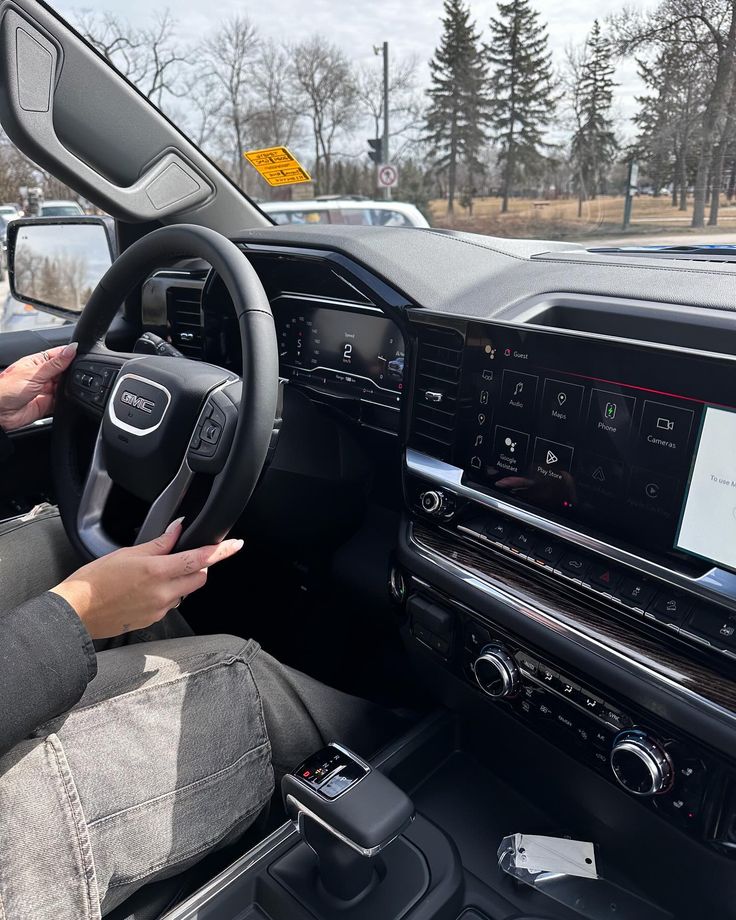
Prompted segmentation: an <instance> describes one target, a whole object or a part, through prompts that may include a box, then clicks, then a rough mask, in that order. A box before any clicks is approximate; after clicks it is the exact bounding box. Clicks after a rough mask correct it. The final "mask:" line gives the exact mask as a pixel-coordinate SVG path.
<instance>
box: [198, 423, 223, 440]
mask: <svg viewBox="0 0 736 920" xmlns="http://www.w3.org/2000/svg"><path fill="white" fill-rule="evenodd" d="M221 434H222V428H221V427H220V426H219V425H218V424H217V423H216V422H210V421H207V422H205V423H204V425H202V440H203V441H206V442H207V443H208V444H217V442H218V441H219V440H220V435H221Z"/></svg>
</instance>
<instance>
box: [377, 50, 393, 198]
mask: <svg viewBox="0 0 736 920" xmlns="http://www.w3.org/2000/svg"><path fill="white" fill-rule="evenodd" d="M373 52H374V54H381V53H382V54H383V150H382V153H383V162H384V163H390V162H391V157H390V155H389V148H388V130H389V129H388V42H384V43H383V45H382V46H380V45H374V46H373ZM383 197H384V198H385V199H386V200H387V201H388V200H390V198H391V189H390V188H384V190H383Z"/></svg>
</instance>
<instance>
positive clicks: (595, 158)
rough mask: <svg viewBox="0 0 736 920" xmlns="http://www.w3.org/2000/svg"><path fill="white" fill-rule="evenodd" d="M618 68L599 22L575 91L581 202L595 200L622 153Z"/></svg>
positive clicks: (574, 141)
mask: <svg viewBox="0 0 736 920" xmlns="http://www.w3.org/2000/svg"><path fill="white" fill-rule="evenodd" d="M614 70H615V68H614V66H613V61H612V51H611V45H610V43H609V41H608V39H607V38H606V37H605V36H604V35H603V34H602V33H601V27H600V24H599V22H598V20H597V19H596V20H595V22H594V23H593V28H592V30H591V32H590V35H589V36H588V40H587V41H586V43H585V49H584V51H583V57H582V60H581V62H580V73H579V81H578V83H577V86H576V87H575V91H574V101H573V109H574V113H575V124H576V126H575V132H574V134H573V136H572V142H571V152H572V159H573V163H574V165H575V169H576V172H577V177H578V200H579V202H580V204H581V205H582V202H583V199H584V198H587V197H590V198H595V196H596V195H597V194H598V192H599V191H601V190H602V188H601V186H602V184H603V182H604V181H605V178H606V173H607V171H608V169H609V168H610V166H611V164H612V163H613V160H614V158H615V156H616V151H617V150H618V142H617V141H616V135H615V133H614V130H613V120H612V119H611V106H612V104H613V88H614V86H615V85H616V84H615V83H614V81H613V74H614Z"/></svg>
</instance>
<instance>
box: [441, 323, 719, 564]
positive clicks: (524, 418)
mask: <svg viewBox="0 0 736 920" xmlns="http://www.w3.org/2000/svg"><path fill="white" fill-rule="evenodd" d="M729 398H730V399H731V400H732V402H733V405H730V404H728V401H729ZM734 406H736V362H729V361H728V360H727V359H718V358H710V357H705V356H703V357H701V356H692V355H688V354H686V353H683V352H681V351H680V352H678V351H676V350H671V351H668V350H666V349H657V348H648V347H647V346H639V345H634V344H623V343H621V344H619V343H611V342H604V341H598V340H595V339H590V338H583V337H580V336H575V335H565V334H561V333H553V332H541V331H531V330H520V329H519V328H518V327H510V326H505V325H503V324H481V323H471V324H470V325H469V329H468V340H467V348H466V351H465V359H464V365H463V382H462V420H461V436H460V442H461V448H460V450H461V456H460V457H459V458H458V459H459V463H460V464H461V465H462V466H463V467H464V469H465V474H466V476H465V478H466V479H467V481H469V482H470V483H475V484H478V485H481V486H483V487H485V488H487V489H490V490H492V491H493V492H496V493H502V494H504V495H505V496H507V497H509V498H511V499H514V500H515V501H517V502H521V503H523V504H527V505H531V506H533V507H534V508H536V509H543V510H544V511H545V512H552V515H550V514H547V515H546V516H548V517H549V516H553V517H559V518H560V519H562V520H564V521H565V522H566V523H571V524H572V525H573V526H574V524H575V523H579V524H582V525H585V526H586V529H589V530H592V531H594V532H595V533H597V534H598V535H599V536H603V537H604V538H609V539H618V541H619V542H620V541H621V540H623V541H625V542H626V543H627V544H629V545H630V546H632V547H634V548H641V549H643V550H645V554H646V555H652V554H655V555H659V556H672V555H675V556H677V557H680V558H684V557H685V556H690V557H693V556H699V557H701V558H705V559H707V560H708V561H712V562H715V563H718V564H719V565H723V566H726V567H729V568H734V569H736V414H734V412H733V411H732V410H733V408H734ZM701 429H702V430H701ZM698 444H699V445H700V446H699V448H698V450H697V451H696V445H698Z"/></svg>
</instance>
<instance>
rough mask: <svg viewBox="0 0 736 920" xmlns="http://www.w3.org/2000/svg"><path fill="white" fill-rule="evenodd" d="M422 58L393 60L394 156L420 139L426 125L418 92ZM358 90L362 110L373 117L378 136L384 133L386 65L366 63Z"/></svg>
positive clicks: (391, 119) (390, 77)
mask: <svg viewBox="0 0 736 920" xmlns="http://www.w3.org/2000/svg"><path fill="white" fill-rule="evenodd" d="M417 69H418V61H417V58H416V57H415V56H414V55H411V56H409V57H406V58H403V59H400V60H397V61H391V62H390V64H389V74H388V98H389V125H390V126H391V134H390V139H391V140H392V141H394V140H398V141H399V144H400V146H399V147H398V148H396V147H395V145H394V144H393V143H391V145H390V147H391V150H392V151H393V153H392V158H396V157H398V156H399V155H400V153H401V151H402V149H403V148H405V147H406V146H408V145H409V144H415V143H416V142H417V141H418V135H419V134H420V132H421V128H422V126H423V112H422V103H421V102H420V100H419V98H418V95H417ZM355 89H356V94H357V99H358V105H359V107H360V110H361V112H363V113H364V114H365V115H366V116H367V117H368V118H370V120H371V123H372V126H373V131H374V137H381V136H382V134H383V99H384V93H383V68H382V67H380V66H374V67H370V66H368V65H363V66H362V67H361V68H360V69H359V70H358V73H357V76H356V81H355Z"/></svg>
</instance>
